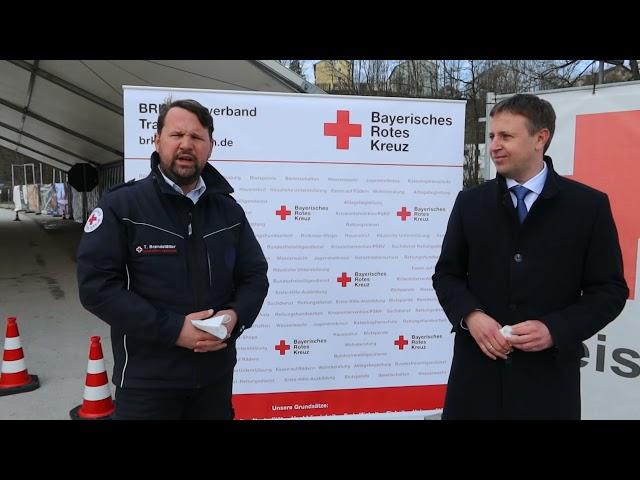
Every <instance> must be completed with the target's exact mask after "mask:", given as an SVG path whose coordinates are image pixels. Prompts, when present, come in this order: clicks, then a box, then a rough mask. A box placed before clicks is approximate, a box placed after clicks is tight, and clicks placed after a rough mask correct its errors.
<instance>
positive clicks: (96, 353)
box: [69, 336, 115, 420]
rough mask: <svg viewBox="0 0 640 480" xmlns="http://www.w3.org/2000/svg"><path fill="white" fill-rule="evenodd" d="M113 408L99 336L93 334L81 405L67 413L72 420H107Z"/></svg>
mask: <svg viewBox="0 0 640 480" xmlns="http://www.w3.org/2000/svg"><path fill="white" fill-rule="evenodd" d="M114 410H115V405H114V403H113V400H112V399H111V389H110V388H109V378H108V377H107V369H106V367H105V365H104V356H103V355H102V345H101V344H100V337H98V336H94V337H91V344H90V345H89V364H88V365H87V378H86V380H85V382H84V395H83V400H82V405H78V406H77V407H75V408H73V409H72V410H71V411H70V412H69V415H70V416H71V419H72V420H108V419H110V418H111V415H112V414H113V412H114Z"/></svg>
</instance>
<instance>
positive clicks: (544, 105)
mask: <svg viewBox="0 0 640 480" xmlns="http://www.w3.org/2000/svg"><path fill="white" fill-rule="evenodd" d="M503 112H507V113H512V114H515V115H522V116H523V117H525V118H526V119H527V130H528V131H529V135H535V134H536V133H537V132H539V131H540V130H542V129H543V128H546V129H547V130H549V133H550V135H549V140H547V143H546V145H545V146H544V152H546V151H547V149H548V148H549V145H550V144H551V139H552V138H553V132H554V131H555V129H556V112H555V111H554V110H553V106H551V104H550V103H549V102H547V101H546V100H543V99H542V98H540V97H536V96H535V95H531V94H528V93H518V94H517V95H514V96H512V97H509V98H506V99H504V100H502V101H501V102H499V103H497V104H495V105H494V106H493V108H492V109H491V113H489V116H490V117H493V116H494V115H495V114H498V113H503Z"/></svg>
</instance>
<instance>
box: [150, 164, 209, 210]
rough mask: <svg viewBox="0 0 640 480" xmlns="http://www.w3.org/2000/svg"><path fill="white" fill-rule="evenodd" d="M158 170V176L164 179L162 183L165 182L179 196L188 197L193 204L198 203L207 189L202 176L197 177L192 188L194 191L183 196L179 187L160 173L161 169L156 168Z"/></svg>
mask: <svg viewBox="0 0 640 480" xmlns="http://www.w3.org/2000/svg"><path fill="white" fill-rule="evenodd" d="M158 170H159V171H160V174H161V175H162V178H164V181H165V182H167V184H168V185H169V186H170V187H171V188H173V189H174V190H175V191H176V192H178V193H179V194H180V195H184V196H186V197H189V198H190V199H191V200H192V201H193V203H196V202H197V201H198V199H199V198H200V197H201V196H202V194H203V193H204V191H205V190H206V189H207V185H206V184H205V183H204V180H203V179H202V176H199V177H198V183H196V186H195V187H194V189H193V190H191V191H190V192H189V193H187V194H186V195H185V194H184V192H183V191H182V188H180V186H179V185H178V184H176V183H175V182H174V181H173V180H171V179H170V178H169V177H167V176H166V175H165V174H164V172H163V171H162V169H161V168H158Z"/></svg>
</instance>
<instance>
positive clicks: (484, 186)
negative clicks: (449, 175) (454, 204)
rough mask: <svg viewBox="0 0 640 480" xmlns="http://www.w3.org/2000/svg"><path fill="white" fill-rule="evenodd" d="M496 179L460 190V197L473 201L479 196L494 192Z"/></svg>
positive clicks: (496, 183)
mask: <svg viewBox="0 0 640 480" xmlns="http://www.w3.org/2000/svg"><path fill="white" fill-rule="evenodd" d="M497 186H498V181H497V180H496V179H495V178H494V179H491V180H487V181H486V182H483V183H480V184H478V185H475V186H473V187H471V188H468V189H466V190H462V191H461V192H460V199H461V200H465V201H474V200H476V199H478V198H480V197H483V196H485V195H488V194H490V193H493V192H495V190H496V188H497Z"/></svg>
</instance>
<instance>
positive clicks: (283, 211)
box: [276, 205, 291, 220]
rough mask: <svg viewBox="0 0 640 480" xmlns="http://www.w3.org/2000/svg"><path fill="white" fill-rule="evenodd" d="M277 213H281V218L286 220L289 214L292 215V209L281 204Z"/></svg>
mask: <svg viewBox="0 0 640 480" xmlns="http://www.w3.org/2000/svg"><path fill="white" fill-rule="evenodd" d="M276 215H280V220H286V219H287V215H291V210H287V206H286V205H280V210H276Z"/></svg>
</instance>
